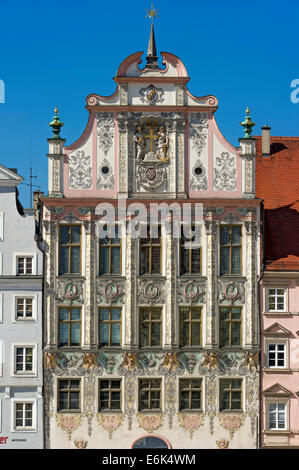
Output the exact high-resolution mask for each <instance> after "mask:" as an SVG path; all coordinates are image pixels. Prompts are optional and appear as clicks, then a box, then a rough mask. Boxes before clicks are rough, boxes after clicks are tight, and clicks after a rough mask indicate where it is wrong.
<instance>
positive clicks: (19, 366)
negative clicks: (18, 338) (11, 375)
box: [15, 347, 33, 374]
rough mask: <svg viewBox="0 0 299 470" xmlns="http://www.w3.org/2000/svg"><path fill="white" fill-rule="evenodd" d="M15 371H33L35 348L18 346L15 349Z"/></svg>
mask: <svg viewBox="0 0 299 470" xmlns="http://www.w3.org/2000/svg"><path fill="white" fill-rule="evenodd" d="M15 359H16V361H15V372H16V373H17V374H18V373H20V374H22V373H26V372H33V348H32V347H16V349H15Z"/></svg>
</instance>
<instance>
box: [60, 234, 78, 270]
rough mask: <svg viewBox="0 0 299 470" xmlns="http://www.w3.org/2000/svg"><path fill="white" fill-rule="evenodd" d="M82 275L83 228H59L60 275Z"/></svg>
mask: <svg viewBox="0 0 299 470" xmlns="http://www.w3.org/2000/svg"><path fill="white" fill-rule="evenodd" d="M63 274H81V226H80V225H60V227H59V275H63Z"/></svg>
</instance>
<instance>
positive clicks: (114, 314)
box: [111, 308, 120, 320]
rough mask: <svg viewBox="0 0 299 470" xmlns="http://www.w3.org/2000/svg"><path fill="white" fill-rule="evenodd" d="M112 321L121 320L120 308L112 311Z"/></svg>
mask: <svg viewBox="0 0 299 470" xmlns="http://www.w3.org/2000/svg"><path fill="white" fill-rule="evenodd" d="M111 320H120V310H119V309H118V308H113V309H112V312H111Z"/></svg>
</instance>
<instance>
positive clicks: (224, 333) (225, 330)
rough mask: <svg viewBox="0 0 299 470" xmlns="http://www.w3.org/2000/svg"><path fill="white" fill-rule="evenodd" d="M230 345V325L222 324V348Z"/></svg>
mask: <svg viewBox="0 0 299 470" xmlns="http://www.w3.org/2000/svg"><path fill="white" fill-rule="evenodd" d="M227 345H229V323H221V324H220V346H227Z"/></svg>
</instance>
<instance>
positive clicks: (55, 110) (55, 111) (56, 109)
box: [54, 106, 58, 116]
mask: <svg viewBox="0 0 299 470" xmlns="http://www.w3.org/2000/svg"><path fill="white" fill-rule="evenodd" d="M54 113H55V114H56V116H57V114H58V108H57V106H55V109H54Z"/></svg>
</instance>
